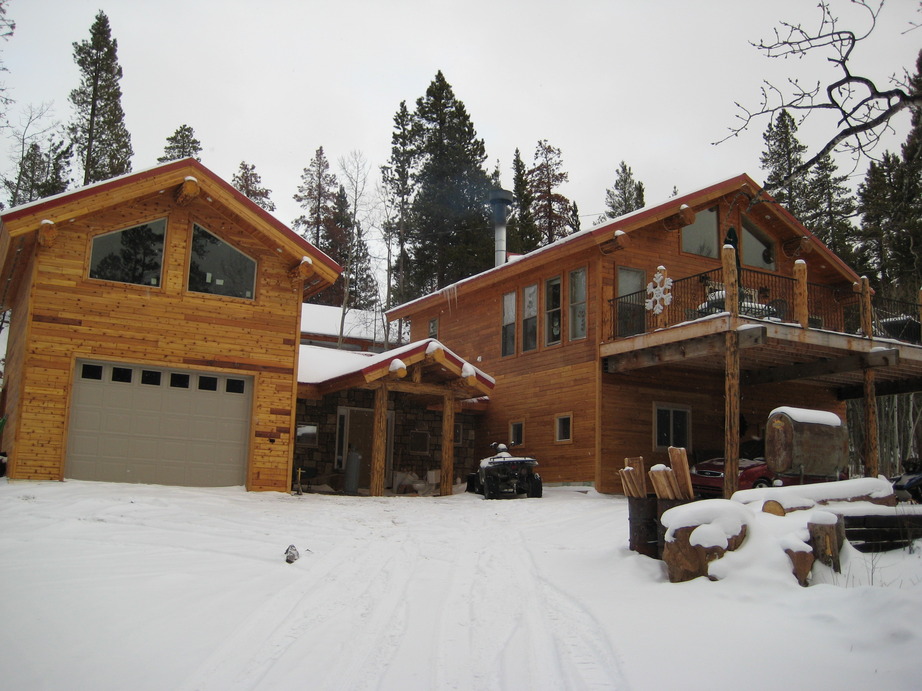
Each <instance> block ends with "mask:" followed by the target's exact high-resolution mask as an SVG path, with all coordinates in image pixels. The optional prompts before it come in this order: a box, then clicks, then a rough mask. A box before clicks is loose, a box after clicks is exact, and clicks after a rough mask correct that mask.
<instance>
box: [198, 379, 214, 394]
mask: <svg viewBox="0 0 922 691" xmlns="http://www.w3.org/2000/svg"><path fill="white" fill-rule="evenodd" d="M198 388H199V391H217V390H218V378H217V377H199V378H198Z"/></svg>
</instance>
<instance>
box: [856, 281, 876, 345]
mask: <svg viewBox="0 0 922 691" xmlns="http://www.w3.org/2000/svg"><path fill="white" fill-rule="evenodd" d="M858 292H859V293H860V295H861V299H860V306H861V333H863V334H864V335H865V336H867V337H868V338H874V313H873V311H872V309H871V284H870V283H869V282H868V277H867V276H862V277H861V282H860V283H859V289H858Z"/></svg>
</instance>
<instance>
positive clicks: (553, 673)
mask: <svg viewBox="0 0 922 691" xmlns="http://www.w3.org/2000/svg"><path fill="white" fill-rule="evenodd" d="M728 504H734V505H736V508H735V509H730V511H737V510H738V511H744V510H747V507H746V506H743V505H742V504H740V503H738V502H728ZM722 505H723V506H726V504H722ZM679 508H684V507H679ZM674 510H675V509H674ZM674 510H673V511H674ZM699 510H700V509H699ZM824 510H825V509H824ZM797 513H801V514H809V513H810V512H809V511H806V512H797ZM748 520H750V523H749V526H748V528H749V529H748V531H747V538H746V540H745V541H744V543H743V545H742V546H741V547H740V549H738V550H736V551H735V552H731V553H728V554H727V555H725V556H724V557H723V558H722V559H719V560H717V561H715V562H713V564H712V575H716V576H718V577H720V578H721V580H718V581H713V582H712V581H709V580H707V579H700V578H699V579H696V580H694V581H690V582H687V583H681V584H671V583H669V582H668V580H667V578H666V575H665V568H664V565H663V564H662V563H661V562H658V561H656V560H653V559H650V558H648V557H644V556H640V555H638V554H635V553H633V552H630V551H629V550H628V549H627V542H628V510H627V501H626V500H625V499H624V498H623V497H619V496H605V495H600V494H598V493H596V492H595V491H593V490H591V489H589V488H586V487H581V488H576V487H547V486H546V487H545V495H544V498H543V499H518V500H500V501H485V500H483V499H482V498H481V497H480V496H478V495H472V494H463V493H462V494H456V495H454V496H450V497H438V498H410V497H389V498H362V497H342V496H321V495H303V496H300V497H299V496H290V495H287V494H279V493H247V492H245V491H244V490H243V489H242V488H221V489H195V488H176V487H158V486H150V485H119V484H107V483H89V482H77V481H67V482H63V483H32V482H24V481H19V482H15V483H7V481H6V480H0V524H2V525H3V530H2V531H0V591H2V593H3V595H2V597H0V621H2V622H3V626H2V627H0V670H2V674H3V686H4V688H10V689H39V688H43V689H63V688H74V685H75V683H76V682H75V680H79V686H80V687H81V688H92V689H124V688H131V689H133V690H138V691H143V690H146V689H157V690H160V689H185V690H192V689H200V690H203V691H207V690H209V689H215V690H218V689H220V690H221V691H224V690H233V689H273V690H274V689H295V688H298V689H301V688H310V689H319V690H324V689H382V690H386V689H400V690H415V689H501V690H502V689H534V690H538V691H541V690H544V689H555V690H556V689H589V688H593V689H633V690H635V691H643V690H646V689H651V690H654V689H655V690H658V689H668V688H681V689H691V690H695V689H708V690H711V689H734V688H746V689H754V690H756V691H759V690H761V689H766V690H767V689H777V688H792V689H852V688H885V689H888V690H891V689H915V688H917V687H918V662H917V659H918V658H917V652H918V648H919V643H920V638H922V635H920V633H919V629H918V622H919V621H920V619H922V543H919V542H917V543H916V545H915V549H914V550H913V551H907V550H901V551H897V552H891V553H886V554H882V555H877V556H875V557H873V558H871V557H870V556H868V555H862V554H860V553H858V552H856V551H855V550H854V549H852V548H851V547H850V546H846V549H845V550H844V551H843V553H842V564H843V567H842V573H841V574H840V575H836V574H833V573H832V572H831V571H829V570H828V569H827V568H826V567H823V566H818V567H815V568H814V575H813V577H812V579H813V583H814V584H813V585H811V586H810V587H809V588H801V587H800V586H798V585H797V583H796V581H795V579H794V577H793V576H792V575H791V573H790V562H789V559H788V557H787V555H785V554H784V553H783V550H782V549H781V548H780V547H781V546H782V545H784V544H793V545H795V546H797V545H798V543H799V544H800V545H802V544H803V539H805V536H803V535H800V536H799V537H798V535H799V533H798V528H797V526H796V525H794V524H793V523H792V521H796V520H801V519H794V518H790V517H779V516H772V515H770V514H762V515H756V514H755V513H752V514H750V516H749V518H748ZM289 545H294V546H295V547H296V549H297V550H298V551H299V553H300V559H298V560H297V561H295V562H294V563H292V564H288V563H286V561H285V552H286V550H287V548H288V546H289Z"/></svg>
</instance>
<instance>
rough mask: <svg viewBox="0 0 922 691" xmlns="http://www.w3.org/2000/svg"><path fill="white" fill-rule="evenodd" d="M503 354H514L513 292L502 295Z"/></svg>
mask: <svg viewBox="0 0 922 691" xmlns="http://www.w3.org/2000/svg"><path fill="white" fill-rule="evenodd" d="M503 355H515V293H506V294H504V295H503Z"/></svg>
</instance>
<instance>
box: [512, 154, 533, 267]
mask: <svg viewBox="0 0 922 691" xmlns="http://www.w3.org/2000/svg"><path fill="white" fill-rule="evenodd" d="M512 196H513V202H512V209H511V214H510V217H509V223H508V225H507V228H506V233H507V238H506V248H507V249H508V250H509V251H510V252H512V253H513V254H525V253H527V252H531V251H532V250H536V249H538V248H539V247H540V246H541V234H540V233H539V232H538V227H537V226H536V225H535V217H534V215H533V214H532V207H533V206H534V198H533V197H532V194H531V190H530V189H529V188H528V168H527V167H526V166H525V161H523V160H522V154H521V153H520V152H519V150H518V149H516V150H515V156H514V157H513V159H512Z"/></svg>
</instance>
